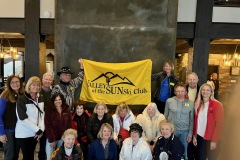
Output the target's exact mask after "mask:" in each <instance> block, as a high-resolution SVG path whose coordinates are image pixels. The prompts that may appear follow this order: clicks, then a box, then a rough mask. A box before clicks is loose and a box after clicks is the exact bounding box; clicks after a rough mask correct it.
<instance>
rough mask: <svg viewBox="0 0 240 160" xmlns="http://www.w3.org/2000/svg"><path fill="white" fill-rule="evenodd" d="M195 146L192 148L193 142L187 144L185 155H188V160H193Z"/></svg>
mask: <svg viewBox="0 0 240 160" xmlns="http://www.w3.org/2000/svg"><path fill="white" fill-rule="evenodd" d="M196 150H197V148H196V146H194V144H193V142H192V141H191V142H190V143H188V150H187V155H188V160H194V159H195V158H196V157H197V156H196V154H197V153H196Z"/></svg>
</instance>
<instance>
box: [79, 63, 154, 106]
mask: <svg viewBox="0 0 240 160" xmlns="http://www.w3.org/2000/svg"><path fill="white" fill-rule="evenodd" d="M83 67H84V80H83V85H82V91H81V94H80V99H81V100H84V101H88V102H104V103H106V104H118V103H120V102H126V103H127V104H135V105H137V104H144V105H145V104H148V103H149V102H150V101H151V72H152V61H151V60H149V59H148V60H142V61H138V62H131V63H101V62H94V61H90V60H86V59H83Z"/></svg>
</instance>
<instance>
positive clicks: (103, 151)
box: [88, 123, 118, 160]
mask: <svg viewBox="0 0 240 160" xmlns="http://www.w3.org/2000/svg"><path fill="white" fill-rule="evenodd" d="M97 137H98V139H96V140H95V141H93V142H92V143H91V145H90V148H89V152H88V160H117V159H118V154H117V144H116V142H115V141H114V140H113V128H112V126H111V125H110V124H108V123H103V124H102V126H101V128H100V131H99V132H98V135H97Z"/></svg>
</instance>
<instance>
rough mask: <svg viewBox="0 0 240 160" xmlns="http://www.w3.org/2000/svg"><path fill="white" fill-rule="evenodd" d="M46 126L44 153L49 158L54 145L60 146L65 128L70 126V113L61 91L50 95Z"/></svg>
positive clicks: (54, 147)
mask: <svg viewBox="0 0 240 160" xmlns="http://www.w3.org/2000/svg"><path fill="white" fill-rule="evenodd" d="M45 127H46V138H47V140H46V155H47V160H49V159H50V156H51V154H52V152H53V151H54V150H55V149H56V147H60V146H62V143H63V141H62V139H61V137H62V135H63V133H64V131H65V130H67V129H69V128H71V127H72V115H71V111H70V108H69V106H68V105H67V104H66V102H65V99H64V97H63V95H62V94H61V93H55V94H54V95H53V96H52V97H51V101H50V105H49V106H48V107H47V110H46V116H45Z"/></svg>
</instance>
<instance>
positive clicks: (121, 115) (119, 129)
mask: <svg viewBox="0 0 240 160" xmlns="http://www.w3.org/2000/svg"><path fill="white" fill-rule="evenodd" d="M112 117H113V126H114V140H115V141H116V142H118V135H121V138H122V141H123V140H124V139H126V138H128V137H129V132H128V131H129V126H130V125H131V124H132V123H134V121H135V116H134V115H133V113H132V111H131V110H130V109H129V107H128V105H127V104H126V103H125V102H122V103H120V104H119V105H118V106H117V109H116V112H115V114H114V115H113V116H112Z"/></svg>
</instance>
